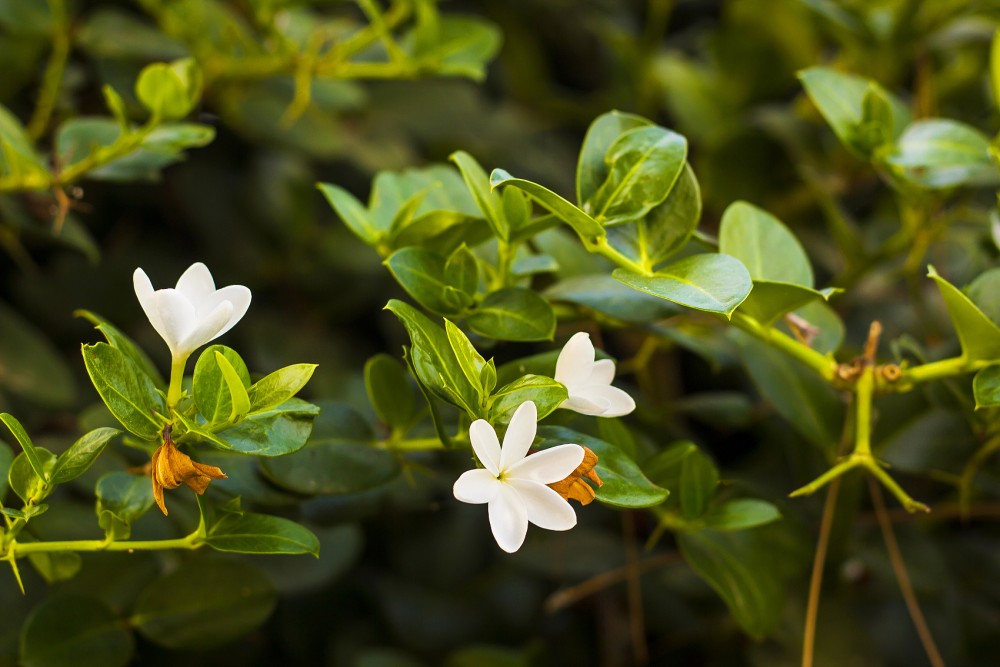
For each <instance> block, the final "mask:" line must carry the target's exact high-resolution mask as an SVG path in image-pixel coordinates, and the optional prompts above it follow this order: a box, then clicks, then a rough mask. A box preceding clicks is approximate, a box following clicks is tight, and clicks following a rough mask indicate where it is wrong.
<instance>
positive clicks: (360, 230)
mask: <svg viewBox="0 0 1000 667" xmlns="http://www.w3.org/2000/svg"><path fill="white" fill-rule="evenodd" d="M316 187H317V188H319V191H320V192H322V193H323V196H324V197H326V201H327V202H328V203H329V204H330V206H331V207H332V208H333V210H334V211H336V213H337V215H339V216H340V219H341V220H343V221H344V224H345V225H347V228H348V229H350V230H351V231H352V232H354V234H355V236H357V237H358V238H359V239H361V240H362V241H364V242H365V243H367V244H368V245H370V246H375V245H377V244H378V243H379V242H380V241H381V240H382V238H383V237H384V236H385V234H386V232H387V231H388V229H379V228H378V227H377V226H376V225H375V223H374V222H373V221H372V219H371V218H370V217H369V216H368V210H367V209H366V208H365V206H364V204H362V203H361V202H360V201H358V199H357V198H356V197H355V196H354V195H352V194H351V193H350V192H348V191H347V190H345V189H344V188H342V187H340V186H339V185H333V184H332V183H318V184H317V185H316Z"/></svg>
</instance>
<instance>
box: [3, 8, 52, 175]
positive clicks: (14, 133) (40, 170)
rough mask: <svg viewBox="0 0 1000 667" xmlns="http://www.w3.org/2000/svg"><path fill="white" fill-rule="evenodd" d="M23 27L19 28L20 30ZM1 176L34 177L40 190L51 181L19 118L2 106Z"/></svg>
mask: <svg viewBox="0 0 1000 667" xmlns="http://www.w3.org/2000/svg"><path fill="white" fill-rule="evenodd" d="M20 27H21V26H18V29H20ZM0 176H11V177H14V178H25V179H27V178H29V177H34V179H35V180H37V185H36V186H35V187H36V188H38V189H41V188H44V187H45V186H46V185H47V184H48V181H49V172H48V169H46V168H45V163H44V162H43V161H42V158H41V157H40V156H39V155H38V153H37V152H35V146H34V143H33V142H32V141H31V137H29V136H28V132H27V131H26V130H25V129H24V126H23V125H21V121H19V120H18V119H17V116H15V115H14V114H12V113H11V112H10V111H8V110H7V108H6V107H5V106H3V105H2V104H0Z"/></svg>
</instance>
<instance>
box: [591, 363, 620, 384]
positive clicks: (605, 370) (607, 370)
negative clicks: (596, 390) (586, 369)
mask: <svg viewBox="0 0 1000 667" xmlns="http://www.w3.org/2000/svg"><path fill="white" fill-rule="evenodd" d="M614 379H615V362H613V361H611V360H610V359H599V360H598V361H595V362H594V368H593V370H591V371H590V377H589V378H587V384H588V385H590V384H602V385H603V384H611V381H612V380H614Z"/></svg>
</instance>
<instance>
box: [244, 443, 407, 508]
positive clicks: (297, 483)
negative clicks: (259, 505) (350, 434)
mask: <svg viewBox="0 0 1000 667" xmlns="http://www.w3.org/2000/svg"><path fill="white" fill-rule="evenodd" d="M261 470H263V472H264V474H265V475H267V477H268V479H270V480H271V481H272V482H274V483H275V484H277V485H278V486H280V487H282V488H285V489H288V490H290V491H295V492H296V493H302V494H307V495H345V494H351V493H361V492H363V491H368V490H370V489H374V488H376V487H379V486H382V485H383V484H387V483H388V482H390V481H392V480H393V479H395V478H396V476H397V475H399V473H400V471H401V467H400V465H399V461H398V460H397V459H396V457H395V456H394V455H393V454H392V453H391V452H389V451H387V450H385V449H378V448H376V447H375V446H373V445H371V444H368V443H360V442H344V441H339V442H338V441H331V442H315V443H309V445H308V446H307V447H305V448H304V449H302V450H301V451H299V452H296V453H295V454H292V455H291V456H283V457H281V458H276V459H267V460H265V461H261Z"/></svg>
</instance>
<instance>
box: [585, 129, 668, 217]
mask: <svg viewBox="0 0 1000 667" xmlns="http://www.w3.org/2000/svg"><path fill="white" fill-rule="evenodd" d="M652 124H653V123H652V122H651V121H648V120H646V119H645V118H643V117H641V116H636V115H634V114H630V113H622V112H621V111H609V112H608V113H605V114H602V115H601V116H598V117H597V118H596V119H595V120H594V122H592V123H591V124H590V127H589V128H587V136H585V137H584V139H583V146H581V147H580V157H579V159H578V160H577V163H576V200H577V202H578V203H580V204H583V203H584V202H587V201H589V200H590V199H591V197H593V196H594V193H596V192H597V189H598V188H599V187H600V186H601V184H602V183H604V182H605V181H606V180H607V179H608V171H609V170H608V163H607V162H605V159H604V158H605V156H606V155H607V154H608V149H609V148H611V146H612V144H614V143H615V142H616V141H618V138H619V137H621V136H622V135H623V134H625V133H626V132H628V131H629V130H633V129H635V128H637V127H646V126H650V125H652Z"/></svg>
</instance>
